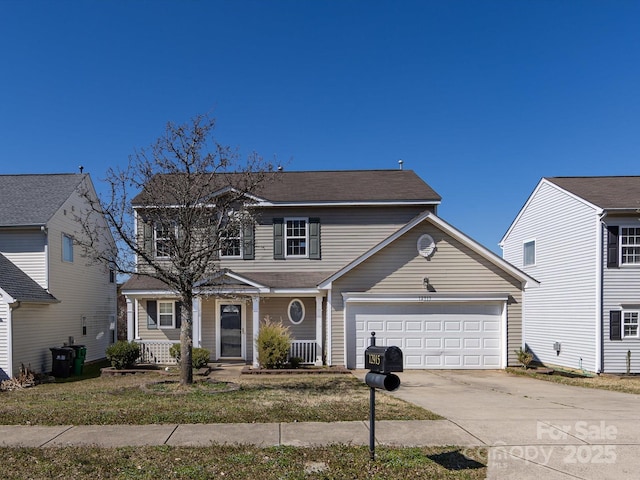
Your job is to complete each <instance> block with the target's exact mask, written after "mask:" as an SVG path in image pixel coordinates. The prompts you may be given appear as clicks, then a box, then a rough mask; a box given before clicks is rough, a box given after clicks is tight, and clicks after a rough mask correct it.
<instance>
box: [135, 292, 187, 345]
mask: <svg viewBox="0 0 640 480" xmlns="http://www.w3.org/2000/svg"><path fill="white" fill-rule="evenodd" d="M149 300H153V301H170V302H177V301H178V299H177V298H153V299H149ZM147 301H148V300H147V299H142V300H140V301H139V302H138V312H137V313H138V315H137V316H138V319H139V326H138V335H139V336H140V338H141V339H142V340H155V341H172V342H179V341H180V329H179V328H147Z"/></svg>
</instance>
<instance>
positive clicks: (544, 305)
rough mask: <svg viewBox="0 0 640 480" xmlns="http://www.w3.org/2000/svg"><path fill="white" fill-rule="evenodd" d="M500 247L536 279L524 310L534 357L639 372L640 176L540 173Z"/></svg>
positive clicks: (548, 361) (553, 362)
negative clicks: (538, 179) (564, 175)
mask: <svg viewBox="0 0 640 480" xmlns="http://www.w3.org/2000/svg"><path fill="white" fill-rule="evenodd" d="M501 246H502V248H503V256H504V258H505V259H506V260H507V261H509V262H510V263H512V264H514V265H515V266H517V267H518V268H520V269H521V270H523V271H525V272H527V274H529V275H531V276H532V277H534V278H535V279H536V280H538V281H539V282H540V287H539V288H537V289H533V290H531V291H527V293H526V295H525V309H524V344H526V346H527V347H528V348H529V350H531V351H532V352H533V354H534V355H535V357H536V358H537V359H538V360H539V361H541V362H543V363H546V364H550V365H558V366H564V367H570V368H574V369H584V370H588V371H591V372H606V373H625V372H626V371H627V362H628V361H629V362H630V363H629V369H630V371H632V372H634V373H638V372H640V330H639V326H638V316H639V315H640V177H633V176H628V177H555V178H543V179H542V180H540V182H539V183H538V185H537V186H536V188H535V190H534V191H533V193H532V194H531V195H530V196H529V198H528V200H527V202H526V203H525V205H524V206H523V207H522V209H521V210H520V212H519V213H518V215H517V216H516V218H515V220H514V221H513V223H512V224H511V226H510V227H509V229H508V231H507V232H506V234H505V235H504V237H503V238H502V240H501Z"/></svg>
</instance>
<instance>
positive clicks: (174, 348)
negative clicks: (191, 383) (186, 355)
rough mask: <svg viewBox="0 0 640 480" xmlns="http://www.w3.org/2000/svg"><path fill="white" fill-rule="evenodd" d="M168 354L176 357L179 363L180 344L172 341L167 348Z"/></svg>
mask: <svg viewBox="0 0 640 480" xmlns="http://www.w3.org/2000/svg"><path fill="white" fill-rule="evenodd" d="M169 355H171V356H172V357H173V358H175V359H176V362H178V363H180V344H179V343H174V344H173V345H171V348H169Z"/></svg>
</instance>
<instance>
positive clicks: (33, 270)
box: [0, 229, 48, 288]
mask: <svg viewBox="0 0 640 480" xmlns="http://www.w3.org/2000/svg"><path fill="white" fill-rule="evenodd" d="M46 241H47V237H46V235H45V233H44V232H42V231H40V229H24V230H22V229H21V230H9V231H8V230H5V231H3V232H1V233H0V253H2V254H3V255H4V256H5V257H7V258H8V259H9V260H11V261H12V262H13V263H14V264H15V265H17V266H18V267H19V268H20V269H21V270H22V271H23V272H25V273H26V274H27V275H29V276H30V277H31V278H32V279H33V280H35V281H36V282H38V285H40V286H41V287H42V288H47V287H48V285H47V261H46V248H45V246H46Z"/></svg>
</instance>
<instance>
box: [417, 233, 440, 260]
mask: <svg viewBox="0 0 640 480" xmlns="http://www.w3.org/2000/svg"><path fill="white" fill-rule="evenodd" d="M416 248H417V249H418V254H420V255H422V256H423V257H424V258H429V257H430V256H431V255H433V253H434V252H435V251H436V242H435V241H434V240H433V237H431V235H427V234H426V233H425V234H424V235H420V238H418V244H417V246H416Z"/></svg>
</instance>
